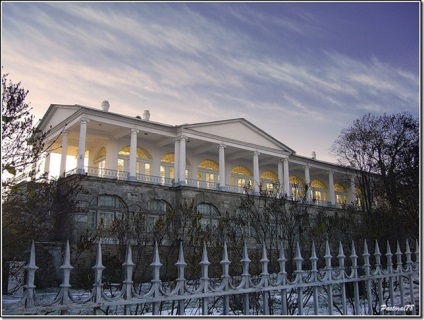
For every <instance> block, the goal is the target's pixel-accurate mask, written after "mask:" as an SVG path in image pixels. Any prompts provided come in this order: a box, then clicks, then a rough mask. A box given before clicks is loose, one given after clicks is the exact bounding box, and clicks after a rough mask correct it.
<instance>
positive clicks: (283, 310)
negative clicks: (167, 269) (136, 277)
mask: <svg viewBox="0 0 424 320" xmlns="http://www.w3.org/2000/svg"><path fill="white" fill-rule="evenodd" d="M363 248H364V249H363V254H362V260H363V265H362V266H360V265H359V261H358V255H357V254H356V248H355V243H354V242H352V247H351V255H350V261H349V262H350V264H349V265H350V266H349V267H347V261H346V259H347V257H346V255H345V254H344V248H343V246H342V244H341V243H340V245H339V250H338V255H337V257H334V258H333V256H332V255H331V252H330V247H329V243H328V242H326V247H325V255H324V256H323V259H324V260H325V267H324V268H322V269H318V261H319V258H318V257H317V253H316V249H315V244H314V243H312V248H311V257H310V258H309V261H310V266H311V269H310V270H305V269H303V265H304V258H303V257H302V254H301V250H300V245H299V243H297V247H296V252H295V255H294V262H295V270H294V273H293V274H288V273H287V271H286V263H287V259H286V257H285V250H284V248H283V246H282V244H281V245H280V248H279V258H278V263H279V269H280V270H279V272H278V274H276V275H271V274H270V273H269V271H268V266H269V263H270V261H269V259H268V257H267V252H268V251H267V248H266V247H265V245H264V246H263V248H262V258H261V260H260V264H261V270H262V271H261V274H260V275H258V276H255V277H254V276H252V275H251V274H250V270H249V268H250V263H251V260H250V259H249V255H248V247H247V246H246V245H245V246H244V249H243V252H242V259H241V266H242V274H241V275H239V276H230V274H229V270H230V269H229V267H230V264H231V261H230V260H229V257H228V251H227V244H226V243H225V244H224V246H223V255H222V257H223V258H222V260H221V262H220V264H221V266H222V276H221V278H220V279H219V281H216V282H213V281H212V280H213V279H211V278H210V277H209V265H210V262H209V258H208V250H207V247H206V244H205V245H204V246H203V253H202V257H201V262H200V266H201V277H200V278H199V279H198V280H197V281H196V282H197V285H196V286H192V285H190V284H191V283H192V282H189V281H188V280H187V279H186V278H185V276H186V275H185V268H186V267H187V264H186V262H185V259H184V250H183V245H182V242H181V243H180V248H179V255H178V261H177V262H176V264H175V266H176V268H177V273H178V277H177V279H176V280H175V282H174V286H172V287H171V286H164V285H163V284H164V283H162V281H161V279H160V269H161V267H162V264H161V262H160V256H159V250H158V245H157V243H156V245H155V248H154V255H153V262H152V263H151V264H150V267H151V269H152V280H151V282H150V288H149V290H148V291H146V293H144V294H143V293H139V292H136V290H135V289H134V281H133V273H134V263H133V260H132V248H131V245H128V246H127V252H126V258H125V262H124V263H123V269H124V270H123V271H124V272H123V274H124V281H123V282H122V287H121V291H120V292H119V293H118V294H117V295H115V296H113V297H112V296H110V295H107V294H106V291H105V288H104V283H103V282H102V279H103V272H104V270H105V268H107V266H104V265H103V262H102V244H101V242H100V241H99V243H98V245H97V258H96V262H95V265H94V266H93V270H94V284H93V289H92V291H91V294H90V295H89V296H88V297H87V298H86V299H84V300H83V301H82V300H81V299H78V298H77V297H75V296H73V294H72V292H71V290H70V288H71V285H70V273H71V271H72V269H73V267H72V266H71V264H70V261H71V260H70V245H69V242H67V243H66V247H65V252H64V260H63V265H62V266H61V267H60V269H61V270H62V272H63V277H62V279H63V281H62V284H61V285H60V291H59V293H58V294H57V297H56V298H55V299H54V301H52V302H51V303H50V304H44V305H42V304H40V303H38V302H37V301H38V298H37V293H36V291H35V288H36V286H35V285H34V282H35V275H36V271H37V269H38V267H37V266H36V263H35V261H36V260H35V246H34V242H33V243H32V246H31V250H30V258H29V263H28V265H27V266H26V272H27V278H26V279H27V281H26V285H25V291H24V296H23V298H22V300H21V302H20V303H19V305H17V306H16V305H15V306H10V305H8V306H7V307H5V305H4V304H3V315H28V314H31V315H34V314H47V313H48V314H54V313H56V314H57V313H60V314H74V313H78V314H102V313H103V312H104V311H105V310H109V311H110V309H111V308H115V314H126V315H130V314H134V313H135V310H136V306H137V305H151V308H149V309H150V310H151V312H152V314H153V315H158V314H160V313H161V312H164V310H163V308H162V307H164V306H167V307H166V308H169V310H167V311H168V313H167V314H180V315H183V314H185V309H186V304H185V302H187V301H191V300H198V301H200V305H201V307H200V310H201V314H203V315H206V314H208V313H209V310H210V309H209V307H210V306H211V305H212V304H213V305H215V310H218V311H215V314H223V315H229V314H232V313H231V312H230V310H231V309H232V308H230V307H231V297H234V296H240V297H241V301H242V304H243V307H242V310H243V313H244V314H245V315H249V314H252V311H251V310H252V306H251V302H252V298H253V297H254V296H257V295H259V296H260V297H261V299H259V302H258V303H259V305H260V309H261V311H260V313H261V314H264V315H268V314H270V310H271V308H272V310H278V313H279V314H281V315H287V314H289V311H288V306H289V304H294V305H295V306H296V310H297V314H299V315H303V314H309V311H311V312H312V313H313V314H314V315H318V314H320V315H324V314H326V315H332V314H335V313H336V311H337V312H338V314H343V315H362V314H368V315H372V314H374V313H375V311H377V313H378V314H380V315H405V314H412V315H416V314H417V311H416V308H417V305H418V304H419V299H420V297H419V296H418V294H417V292H420V291H419V288H418V289H417V288H416V287H417V286H419V280H418V275H419V269H420V267H419V248H418V242H416V243H415V252H411V250H410V245H409V241H406V247H405V251H404V253H402V252H401V250H400V244H399V242H397V251H396V252H395V253H394V254H393V253H392V252H391V248H390V244H389V243H387V253H386V254H385V261H384V262H385V264H384V267H383V263H382V259H381V256H382V255H383V254H381V253H380V249H379V244H378V242H376V243H375V252H374V254H373V262H374V263H373V264H372V262H371V254H370V253H369V250H368V245H367V242H366V241H364V246H363ZM412 255H415V259H414V261H413V260H412ZM394 256H396V263H395V262H393V257H394ZM333 260H336V261H338V263H337V265H336V266H333V264H332V261H333ZM360 284H361V287H364V288H365V294H360V291H359V285H360ZM348 286H349V287H350V288H351V287H353V294H352V298H351V301H352V303H351V304H350V305H348V302H347V300H348V299H347V287H348ZM307 290H312V291H309V301H310V304H311V305H312V306H310V307H307V304H306V303H305V299H306V297H304V294H305V292H307ZM293 292H294V295H292V294H289V293H293ZM385 293H386V295H384V294H385ZM271 294H273V299H272V300H270V298H271ZM277 296H278V297H279V300H278V299H276V297H277ZM293 296H294V298H293ZM311 297H313V298H311ZM383 297H386V298H385V299H384V300H383ZM387 297H388V298H387ZM217 301H221V302H220V304H219V307H218V304H217V303H216V302H217ZM276 301H277V304H278V308H276V307H275V306H273V303H275V302H276ZM387 304H389V305H387ZM233 309H234V308H233ZM308 310H309V311H308ZM76 311H77V312H76Z"/></svg>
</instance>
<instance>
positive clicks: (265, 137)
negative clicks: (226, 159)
mask: <svg viewBox="0 0 424 320" xmlns="http://www.w3.org/2000/svg"><path fill="white" fill-rule="evenodd" d="M184 129H185V130H189V131H191V132H193V133H195V132H198V133H202V134H204V135H205V134H206V135H211V136H214V137H221V138H222V141H226V140H231V141H239V142H241V143H243V144H251V145H257V146H261V147H266V148H270V149H276V150H280V151H281V150H282V151H286V152H289V153H292V152H294V150H292V149H290V148H289V147H287V146H286V145H284V144H283V143H281V142H279V141H278V140H276V139H275V138H273V137H272V136H270V135H269V134H267V133H266V132H264V131H263V130H261V129H260V128H258V127H256V126H255V125H253V124H252V123H250V122H249V121H247V120H245V119H242V118H240V119H232V120H223V121H213V122H204V123H197V124H189V125H184Z"/></svg>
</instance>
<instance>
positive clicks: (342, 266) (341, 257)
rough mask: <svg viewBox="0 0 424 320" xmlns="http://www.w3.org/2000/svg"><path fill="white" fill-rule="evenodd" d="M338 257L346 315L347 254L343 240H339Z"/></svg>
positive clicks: (344, 312)
mask: <svg viewBox="0 0 424 320" xmlns="http://www.w3.org/2000/svg"><path fill="white" fill-rule="evenodd" d="M337 258H338V259H339V270H340V280H341V283H340V286H341V289H342V307H343V314H344V315H346V314H347V306H346V284H345V282H344V279H345V258H346V256H345V255H344V251H343V245H342V242H341V241H340V242H339V255H338V256H337Z"/></svg>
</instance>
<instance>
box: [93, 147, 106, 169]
mask: <svg viewBox="0 0 424 320" xmlns="http://www.w3.org/2000/svg"><path fill="white" fill-rule="evenodd" d="M93 162H94V163H95V164H96V165H97V168H99V169H100V170H101V171H102V170H103V169H105V168H106V148H105V147H101V148H100V150H99V151H98V152H97V154H96V156H95V157H94V160H93Z"/></svg>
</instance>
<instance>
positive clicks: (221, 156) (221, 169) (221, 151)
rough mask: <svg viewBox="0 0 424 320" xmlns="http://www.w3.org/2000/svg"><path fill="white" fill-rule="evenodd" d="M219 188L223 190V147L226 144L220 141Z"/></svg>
mask: <svg viewBox="0 0 424 320" xmlns="http://www.w3.org/2000/svg"><path fill="white" fill-rule="evenodd" d="M218 148H219V189H220V190H225V148H226V145H225V144H223V143H221V144H220V145H219V146H218Z"/></svg>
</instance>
